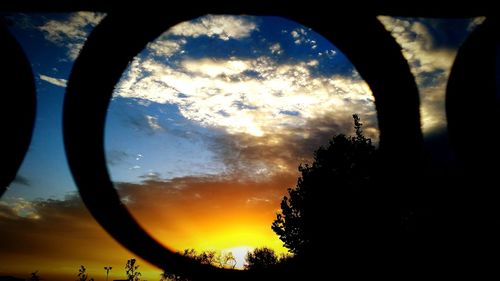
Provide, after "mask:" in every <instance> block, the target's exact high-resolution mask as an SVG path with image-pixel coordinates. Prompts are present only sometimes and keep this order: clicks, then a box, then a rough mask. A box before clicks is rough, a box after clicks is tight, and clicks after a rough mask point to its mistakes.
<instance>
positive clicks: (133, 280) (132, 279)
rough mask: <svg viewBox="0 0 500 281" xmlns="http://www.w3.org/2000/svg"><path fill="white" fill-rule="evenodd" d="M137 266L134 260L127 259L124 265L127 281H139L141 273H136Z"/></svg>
mask: <svg viewBox="0 0 500 281" xmlns="http://www.w3.org/2000/svg"><path fill="white" fill-rule="evenodd" d="M138 269H139V265H137V264H136V259H129V260H127V263H126V264H125V272H126V274H127V280H128V281H139V280H141V275H142V274H141V273H140V272H139V271H138Z"/></svg>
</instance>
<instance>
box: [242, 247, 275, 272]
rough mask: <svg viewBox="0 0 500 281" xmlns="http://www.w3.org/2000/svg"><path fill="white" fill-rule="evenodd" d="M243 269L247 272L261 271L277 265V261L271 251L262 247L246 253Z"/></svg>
mask: <svg viewBox="0 0 500 281" xmlns="http://www.w3.org/2000/svg"><path fill="white" fill-rule="evenodd" d="M245 260H246V264H245V268H246V269H248V270H262V269H267V268H270V267H273V266H275V265H277V264H278V262H279V259H278V256H277V255H276V253H275V252H274V250H273V249H270V248H266V247H262V248H256V249H255V250H253V251H252V252H248V253H247V255H246V257H245Z"/></svg>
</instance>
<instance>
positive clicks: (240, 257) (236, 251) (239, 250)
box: [222, 246, 254, 269]
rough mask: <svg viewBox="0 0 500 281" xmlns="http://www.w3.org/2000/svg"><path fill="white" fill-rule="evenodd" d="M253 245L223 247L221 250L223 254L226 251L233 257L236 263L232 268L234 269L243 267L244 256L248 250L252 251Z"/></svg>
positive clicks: (244, 262)
mask: <svg viewBox="0 0 500 281" xmlns="http://www.w3.org/2000/svg"><path fill="white" fill-rule="evenodd" d="M253 250H254V248H253V247H249V246H239V247H233V248H229V249H225V250H223V251H222V253H223V254H226V253H232V254H233V257H234V259H235V260H236V265H235V267H234V268H236V269H244V268H245V264H246V257H247V254H248V252H251V251H253Z"/></svg>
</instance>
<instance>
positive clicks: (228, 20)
mask: <svg viewBox="0 0 500 281" xmlns="http://www.w3.org/2000/svg"><path fill="white" fill-rule="evenodd" d="M257 29H258V27H257V24H256V23H255V22H254V21H253V20H252V18H251V17H238V16H229V15H207V16H204V17H201V18H198V19H196V20H193V21H187V22H182V23H180V24H178V25H176V26H174V27H172V28H171V29H170V30H169V32H170V33H171V34H173V35H179V36H189V37H195V38H196V37H199V36H208V37H217V38H219V39H222V40H229V39H242V38H246V37H249V36H250V34H251V33H252V32H253V31H254V30H257Z"/></svg>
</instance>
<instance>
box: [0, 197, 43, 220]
mask: <svg viewBox="0 0 500 281" xmlns="http://www.w3.org/2000/svg"><path fill="white" fill-rule="evenodd" d="M2 207H3V209H4V210H3V211H2V212H0V219H1V218H2V216H4V217H7V218H12V217H21V218H28V219H39V218H40V215H39V214H38V212H37V211H36V206H35V203H34V202H32V201H28V200H26V199H24V198H22V197H18V198H10V199H7V200H3V201H0V208H2Z"/></svg>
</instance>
